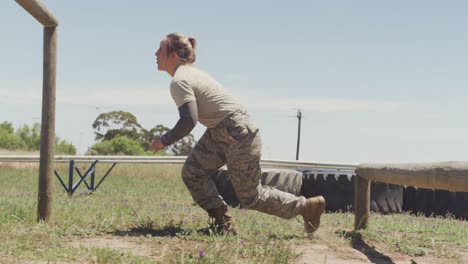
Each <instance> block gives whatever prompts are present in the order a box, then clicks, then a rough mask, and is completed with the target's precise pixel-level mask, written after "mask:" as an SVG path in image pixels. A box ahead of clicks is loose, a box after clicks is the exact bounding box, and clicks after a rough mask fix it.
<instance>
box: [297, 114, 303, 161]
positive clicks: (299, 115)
mask: <svg viewBox="0 0 468 264" xmlns="http://www.w3.org/2000/svg"><path fill="white" fill-rule="evenodd" d="M296 117H297V120H298V125H297V148H296V160H299V146H300V143H301V120H302V111H301V109H300V108H299V109H297V116H296Z"/></svg>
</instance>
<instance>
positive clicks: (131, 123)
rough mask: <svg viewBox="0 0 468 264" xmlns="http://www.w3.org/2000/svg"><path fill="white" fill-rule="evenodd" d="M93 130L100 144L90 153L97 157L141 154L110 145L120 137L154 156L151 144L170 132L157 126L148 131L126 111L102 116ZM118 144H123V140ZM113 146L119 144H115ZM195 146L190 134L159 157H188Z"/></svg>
mask: <svg viewBox="0 0 468 264" xmlns="http://www.w3.org/2000/svg"><path fill="white" fill-rule="evenodd" d="M93 128H94V129H95V132H94V134H95V135H96V141H98V143H97V144H95V145H93V146H92V147H91V149H90V152H89V153H92V154H96V155H97V154H99V155H110V154H118V153H125V154H126V155H135V154H129V153H137V152H138V153H141V152H140V151H137V150H136V149H134V150H132V151H130V150H129V149H127V150H125V151H120V150H117V149H118V148H116V146H114V145H112V144H110V143H108V141H112V140H113V139H115V138H120V137H126V138H128V139H131V140H134V141H135V142H139V144H140V147H141V148H142V150H143V153H144V154H145V153H146V154H148V155H153V153H152V152H151V143H152V142H153V140H154V139H156V138H159V137H161V136H162V135H164V133H166V132H167V131H169V128H167V127H165V126H163V125H156V126H155V127H153V128H152V129H150V130H146V129H145V128H143V127H142V126H141V125H140V124H139V123H138V121H137V118H136V117H135V116H134V115H133V114H132V113H130V112H125V111H112V112H107V113H102V114H100V115H99V116H98V117H97V118H96V120H95V121H94V123H93ZM118 142H120V143H122V139H120V140H119V141H118ZM135 142H133V143H132V144H130V143H128V142H127V143H128V144H130V145H134V143H135ZM99 143H102V144H99ZM127 143H126V144H127ZM113 144H117V143H116V142H113ZM194 144H195V138H194V136H193V135H192V134H189V135H187V136H185V137H184V138H182V139H181V140H179V141H177V142H176V143H174V144H172V145H171V146H169V147H168V148H167V150H164V151H162V152H161V153H158V154H157V155H165V153H166V152H168V153H170V154H172V155H176V156H183V155H188V154H189V153H190V151H191V150H192V148H193V146H194ZM128 146H129V145H128ZM138 155H141V154H138Z"/></svg>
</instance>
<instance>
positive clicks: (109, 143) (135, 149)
mask: <svg viewBox="0 0 468 264" xmlns="http://www.w3.org/2000/svg"><path fill="white" fill-rule="evenodd" d="M88 154H91V155H133V156H136V155H145V151H144V150H143V148H142V146H141V144H140V142H139V141H137V140H133V139H130V138H127V137H125V136H120V137H116V138H113V139H111V140H106V141H102V142H100V143H96V144H94V145H93V146H92V147H91V150H90V151H89V152H88Z"/></svg>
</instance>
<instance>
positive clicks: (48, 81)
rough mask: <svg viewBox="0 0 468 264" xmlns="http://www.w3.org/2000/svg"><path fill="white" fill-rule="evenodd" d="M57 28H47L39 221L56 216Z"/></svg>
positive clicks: (45, 36) (45, 38)
mask: <svg viewBox="0 0 468 264" xmlns="http://www.w3.org/2000/svg"><path fill="white" fill-rule="evenodd" d="M56 64H57V28H56V27H45V28H44V68H43V71H44V72H43V74H44V76H43V88H42V122H41V150H40V164H39V195H38V207H37V211H38V220H39V221H49V220H50V218H51V216H52V191H53V189H52V187H53V184H52V175H53V174H54V147H55V88H56V87H55V85H56V69H57V68H56V67H57V65H56Z"/></svg>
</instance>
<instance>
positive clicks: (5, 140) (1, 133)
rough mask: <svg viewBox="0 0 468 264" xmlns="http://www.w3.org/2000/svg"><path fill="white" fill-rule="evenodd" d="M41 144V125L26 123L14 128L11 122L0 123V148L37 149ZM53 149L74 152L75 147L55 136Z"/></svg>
mask: <svg viewBox="0 0 468 264" xmlns="http://www.w3.org/2000/svg"><path fill="white" fill-rule="evenodd" d="M40 145H41V125H40V124H39V123H34V124H33V125H32V126H29V125H27V124H25V125H23V126H22V127H20V128H18V129H16V131H15V129H14V127H13V124H12V123H10V122H8V121H4V122H3V123H0V149H9V150H28V151H31V150H33V151H37V150H39V149H40V147H41V146H40ZM55 151H56V152H57V153H60V154H70V155H75V154H76V147H75V146H73V144H72V143H69V142H67V141H65V140H61V139H60V138H59V137H57V136H56V137H55Z"/></svg>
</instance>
